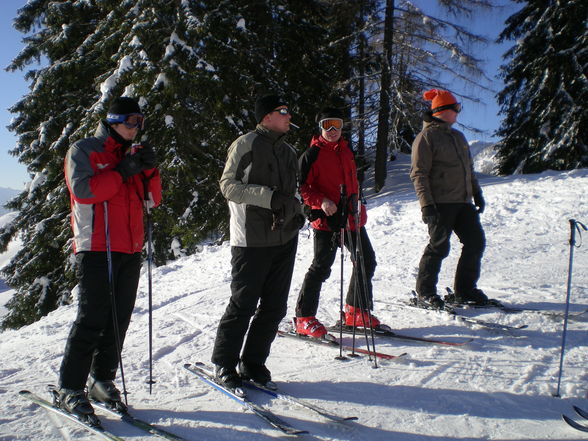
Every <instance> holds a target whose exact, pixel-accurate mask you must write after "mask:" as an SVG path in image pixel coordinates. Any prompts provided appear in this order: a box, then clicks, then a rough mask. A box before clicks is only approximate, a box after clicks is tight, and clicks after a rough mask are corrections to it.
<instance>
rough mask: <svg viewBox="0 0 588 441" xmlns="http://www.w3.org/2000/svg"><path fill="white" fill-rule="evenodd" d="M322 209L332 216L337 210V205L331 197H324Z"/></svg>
mask: <svg viewBox="0 0 588 441" xmlns="http://www.w3.org/2000/svg"><path fill="white" fill-rule="evenodd" d="M321 209H322V210H323V211H324V212H325V214H326V215H327V216H332V215H334V214H335V213H336V212H337V205H335V203H334V202H333V201H332V200H330V199H329V198H324V199H323V203H322V204H321Z"/></svg>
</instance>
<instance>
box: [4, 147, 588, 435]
mask: <svg viewBox="0 0 588 441" xmlns="http://www.w3.org/2000/svg"><path fill="white" fill-rule="evenodd" d="M389 167H390V173H389V178H388V182H387V186H386V187H385V189H384V190H383V191H382V192H381V193H380V194H377V195H374V194H372V192H371V191H370V190H369V182H368V184H367V187H368V190H367V192H366V194H367V195H368V197H369V199H368V209H369V212H368V215H369V221H368V225H367V228H368V232H369V235H370V239H371V241H372V244H373V246H374V248H375V250H376V255H377V260H378V267H377V269H376V274H375V277H374V295H375V300H376V302H375V310H374V313H375V314H376V315H377V316H378V317H379V318H380V319H381V320H382V321H383V322H385V323H387V324H389V325H390V326H391V327H392V328H393V329H395V330H397V331H399V332H402V333H406V334H410V335H414V336H423V337H433V338H435V337H436V338H440V339H442V338H445V339H452V338H453V339H457V338H459V339H462V338H467V337H472V338H474V339H475V340H474V341H473V342H471V343H469V344H467V345H465V346H463V347H444V346H434V345H428V344H423V343H417V342H409V341H403V340H396V339H385V338H379V339H376V342H377V350H378V351H380V352H386V353H390V354H400V353H402V352H408V353H409V356H408V357H406V358H405V359H401V360H394V361H389V360H378V365H379V368H378V369H373V367H372V363H371V362H370V361H369V360H368V358H367V357H361V358H357V359H353V360H349V361H347V362H340V361H336V360H335V359H334V357H335V356H336V355H338V350H337V349H332V348H328V347H320V346H315V345H307V344H305V343H303V342H301V341H296V340H291V339H286V338H280V337H278V338H277V339H276V341H275V343H274V346H273V349H272V354H271V356H270V358H269V360H268V367H269V368H270V370H271V371H272V374H273V377H274V379H275V380H276V381H277V382H278V384H279V386H280V388H281V389H282V390H284V391H285V392H290V393H292V394H294V395H295V396H297V397H299V398H301V399H304V400H308V401H310V402H314V403H316V404H318V405H319V406H321V407H324V408H326V409H329V410H331V411H332V412H334V413H337V414H340V415H344V416H350V415H356V416H358V417H359V420H358V421H357V422H350V423H346V424H337V423H333V422H329V421H328V420H324V419H322V418H320V417H318V416H315V415H314V414H312V413H310V412H308V411H307V410H304V409H301V408H299V407H297V406H296V405H294V404H291V403H286V402H281V401H277V400H273V401H272V399H271V398H270V397H268V396H265V395H261V394H255V395H254V394H253V393H252V394H251V395H252V397H253V398H254V400H255V401H256V402H258V403H260V404H262V405H264V406H267V407H268V408H270V409H272V410H273V411H274V412H276V413H277V414H279V415H280V416H281V417H283V418H284V419H285V420H287V421H288V422H290V423H291V424H292V425H293V426H295V427H297V428H300V429H305V430H308V431H309V432H310V434H309V435H304V436H301V437H300V438H301V439H307V440H324V441H331V440H370V441H383V440H400V441H433V440H442V441H444V440H455V439H458V440H490V439H492V440H547V439H553V440H580V439H586V437H585V434H582V433H581V432H577V431H574V430H573V429H571V428H570V427H568V426H567V425H566V424H565V423H563V422H562V421H561V417H560V414H561V413H566V414H567V415H569V416H574V413H573V410H572V405H578V406H579V407H583V408H588V399H587V398H588V397H587V392H588V371H587V366H588V351H587V349H588V338H587V337H586V336H587V331H588V318H586V319H583V320H582V319H581V320H574V321H570V322H569V326H568V335H567V345H566V355H565V364H564V371H563V378H562V387H561V395H562V398H553V397H552V396H551V393H552V392H553V391H554V390H555V387H556V385H557V382H556V381H557V374H558V369H559V356H560V345H561V335H562V328H563V325H562V320H561V319H553V318H550V317H547V316H543V315H539V314H533V313H521V314H504V313H501V312H498V311H490V310H470V311H466V312H464V314H467V315H470V316H473V317H479V318H481V319H483V320H488V321H496V322H500V323H505V324H510V325H518V324H523V323H525V324H528V325H529V327H528V328H527V329H523V330H519V331H512V332H502V331H491V330H487V329H482V328H479V327H469V326H465V325H464V324H461V323H460V322H457V321H455V320H453V319H451V318H450V317H447V316H443V315H441V314H438V313H435V312H428V311H415V310H410V309H404V308H398V307H396V306H394V303H398V302H401V301H405V300H407V299H408V298H409V293H410V290H411V289H413V287H414V279H415V275H416V269H417V266H418V262H419V259H420V256H421V252H422V250H423V248H424V246H425V245H426V242H427V233H426V228H425V226H424V224H422V222H421V221H420V209H419V206H418V203H417V201H416V197H415V195H414V190H413V188H412V184H411V183H410V181H409V179H408V168H409V159H408V157H407V156H406V155H402V154H401V155H399V156H398V160H397V161H394V162H391V163H390V164H389ZM479 178H480V182H481V184H482V186H483V189H484V195H485V198H486V202H487V208H486V212H485V213H484V214H483V215H482V223H483V225H484V228H485V231H486V236H487V242H488V244H487V249H486V254H485V257H484V261H483V268H482V278H481V280H480V287H481V288H482V289H484V290H485V291H486V292H487V293H488V294H489V295H490V296H491V297H495V298H498V299H500V300H502V301H504V302H506V303H509V304H513V305H519V306H525V307H532V308H540V309H547V310H559V311H562V310H563V308H564V301H565V294H566V283H567V274H568V259H569V244H568V241H569V234H570V228H569V224H568V219H569V218H576V219H578V220H580V221H582V222H584V223H587V222H586V221H588V206H587V204H586V203H585V201H586V196H585V189H586V188H587V187H588V170H575V171H570V172H545V173H541V174H538V175H518V176H511V177H495V176H485V175H480V176H479ZM583 240H584V241H585V242H586V241H588V234H584V238H583ZM579 242H580V240H579ZM452 248H453V249H452V252H451V254H450V256H449V257H448V258H447V259H446V260H445V262H444V264H443V268H442V271H441V273H440V277H439V280H440V282H439V288H440V290H442V289H443V287H445V286H452V279H453V272H454V270H455V265H456V262H457V258H458V254H459V248H460V244H459V242H458V241H457V240H454V241H453V242H452ZM587 249H588V246H587V244H586V243H583V244H582V246H581V247H580V248H577V249H576V250H575V255H574V256H575V257H574V271H573V279H572V297H571V310H572V311H579V310H581V309H583V308H585V307H586V304H587V303H588V255H587V254H588V253H587ZM345 258H346V260H345V265H344V278H345V290H346V289H347V283H348V280H349V277H350V273H351V263H350V262H349V256H348V254H347V253H345ZM311 260H312V235H311V234H310V232H309V231H308V230H307V229H306V230H303V231H302V232H301V235H300V243H299V251H298V255H297V259H296V266H295V271H294V278H293V281H292V288H291V292H290V299H289V304H288V307H289V309H288V316H287V317H285V319H284V323H283V327H287V326H289V325H290V323H289V321H290V318H291V317H292V316H293V315H294V306H295V302H296V297H297V294H298V290H299V289H300V286H301V284H302V280H303V278H304V274H305V272H306V270H307V268H308V266H309V265H310V262H311ZM339 262H340V260H339V256H337V258H336V260H335V264H334V265H333V269H332V273H331V277H330V279H329V280H328V281H327V282H325V284H324V285H323V291H322V296H321V302H320V307H319V312H318V315H317V316H318V318H319V319H320V320H321V321H323V322H324V323H325V324H332V323H334V322H335V321H336V320H337V319H338V315H339V313H338V310H339V286H340V285H339V284H340V280H339V275H340V266H339ZM230 271H231V268H230V247H229V246H228V244H223V245H221V246H207V247H204V249H203V251H202V252H201V253H198V254H196V255H193V256H188V257H184V258H181V259H179V260H177V261H174V262H171V263H170V264H169V265H167V266H163V267H159V268H154V270H153V290H154V291H153V306H154V311H153V349H154V350H153V355H154V370H153V374H154V379H155V380H156V382H157V383H156V384H155V385H154V386H153V394H152V395H149V390H148V386H147V385H146V384H145V382H146V380H147V378H148V374H149V370H148V369H149V362H148V352H147V351H148V346H147V344H148V311H147V292H146V286H147V283H146V276H145V274H143V276H142V279H141V285H140V291H139V297H138V300H137V306H136V310H135V314H134V316H133V321H132V323H131V326H130V328H129V331H128V335H127V340H126V342H125V348H124V353H123V357H124V367H125V374H126V380H127V389H128V390H129V391H130V392H131V394H130V395H129V402H130V404H131V408H132V409H133V411H134V414H136V416H138V417H139V418H142V419H145V420H147V421H150V422H153V423H155V424H158V425H160V426H162V427H164V428H167V429H169V430H171V431H173V432H174V433H177V434H178V435H180V436H183V437H185V438H186V439H190V440H221V441H222V440H237V441H240V440H243V441H249V440H256V441H257V440H262V441H263V440H275V439H293V438H294V437H288V436H285V435H283V434H282V433H281V432H278V431H277V430H274V429H272V428H271V427H269V426H267V425H266V424H265V423H264V422H263V421H262V420H260V419H259V418H258V417H256V416H255V415H253V414H252V413H250V412H244V411H243V410H242V408H241V407H240V406H239V405H238V404H236V403H234V402H232V401H230V400H228V399H227V398H226V397H224V396H223V395H221V394H220V393H219V392H217V391H215V390H212V389H211V388H210V387H208V386H206V385H205V384H204V383H202V382H201V381H200V380H198V379H197V378H196V377H195V376H193V375H191V374H190V373H188V372H187V371H186V370H185V369H183V368H182V366H183V364H184V363H186V362H195V361H204V362H207V363H208V362H209V359H210V355H211V352H212V347H213V343H214V338H215V333H216V326H217V324H218V320H219V319H220V317H221V315H222V313H223V312H224V308H225V306H226V303H227V301H228V298H229V295H230ZM75 312H76V306H75V305H70V306H67V307H64V308H60V309H59V310H58V311H54V312H53V313H51V314H49V316H47V317H45V318H44V319H42V320H41V321H39V322H37V323H34V324H32V325H30V326H27V327H25V328H22V329H20V330H17V331H5V332H4V333H2V339H1V340H0V357H1V361H0V393H1V394H2V398H3V399H2V403H1V404H0V409H1V411H0V441H8V440H23V441H24V440H35V441H47V440H55V439H62V438H63V435H62V434H60V431H59V429H57V428H56V425H58V426H60V427H61V431H62V433H64V434H65V436H69V437H70V439H72V440H80V439H89V438H90V437H89V436H88V435H86V434H85V433H84V432H83V431H82V430H80V429H77V428H75V427H74V426H72V425H71V424H68V423H63V422H62V421H60V420H57V419H53V420H50V419H49V418H47V415H46V413H45V412H44V411H41V410H40V409H39V408H38V407H36V406H35V405H33V404H31V403H29V402H26V401H24V400H23V399H22V398H21V397H19V396H18V391H19V390H20V389H25V388H26V389H29V390H31V391H33V392H36V393H38V394H40V395H42V396H43V395H44V396H48V395H47V394H46V392H45V386H46V384H48V383H55V382H56V381H57V372H58V370H59V366H60V363H61V357H62V354H63V348H64V345H65V341H66V338H67V335H68V332H69V328H70V324H71V322H72V321H73V320H74V317H75ZM344 342H345V343H346V344H351V337H350V336H348V335H346V336H344ZM357 344H358V345H359V346H362V347H363V346H365V342H364V339H363V336H361V335H360V336H359V339H358V342H357ZM119 384H120V382H119ZM102 420H103V421H104V422H105V426H106V427H107V428H108V429H110V430H112V431H114V432H116V433H117V434H118V435H120V436H122V437H125V438H127V439H129V440H143V439H145V440H146V439H148V438H149V439H155V438H153V437H148V436H146V435H145V434H144V433H142V432H140V431H138V430H137V429H135V428H131V427H128V426H126V425H124V424H122V423H120V422H118V421H116V420H115V419H113V418H111V417H108V418H107V417H105V416H102ZM52 421H54V422H52Z"/></svg>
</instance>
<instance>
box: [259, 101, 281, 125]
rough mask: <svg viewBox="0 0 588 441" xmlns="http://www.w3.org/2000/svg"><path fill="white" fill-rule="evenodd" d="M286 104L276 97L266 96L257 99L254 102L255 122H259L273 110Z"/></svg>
mask: <svg viewBox="0 0 588 441" xmlns="http://www.w3.org/2000/svg"><path fill="white" fill-rule="evenodd" d="M287 105H288V103H287V102H286V101H284V99H283V98H281V97H279V96H278V95H266V96H262V97H261V98H257V100H256V101H255V121H257V124H259V123H260V122H261V120H262V119H263V117H264V116H265V115H267V114H268V113H270V112H271V111H272V110H274V109H275V108H276V107H280V106H287Z"/></svg>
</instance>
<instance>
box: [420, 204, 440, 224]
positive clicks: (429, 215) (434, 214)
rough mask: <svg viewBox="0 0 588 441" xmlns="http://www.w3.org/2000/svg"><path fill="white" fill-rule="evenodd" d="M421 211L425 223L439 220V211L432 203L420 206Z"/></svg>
mask: <svg viewBox="0 0 588 441" xmlns="http://www.w3.org/2000/svg"><path fill="white" fill-rule="evenodd" d="M421 213H422V215H423V222H424V223H426V224H427V225H431V224H434V223H435V222H437V221H438V220H439V212H438V211H437V207H435V206H434V205H427V206H426V207H423V208H421Z"/></svg>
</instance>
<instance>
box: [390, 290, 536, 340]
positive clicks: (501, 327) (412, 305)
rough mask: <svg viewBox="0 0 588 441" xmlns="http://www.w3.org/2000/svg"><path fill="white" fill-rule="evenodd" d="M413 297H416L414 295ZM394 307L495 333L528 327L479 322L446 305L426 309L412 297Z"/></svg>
mask: <svg viewBox="0 0 588 441" xmlns="http://www.w3.org/2000/svg"><path fill="white" fill-rule="evenodd" d="M414 295H415V296H416V293H414ZM394 305H396V306H400V307H402V308H412V309H415V310H420V311H433V312H437V313H439V314H444V315H447V316H449V317H451V318H453V319H454V320H457V321H460V322H462V323H464V324H466V325H472V326H479V327H482V328H486V329H492V330H496V331H519V330H521V329H525V328H527V327H528V325H518V326H511V325H503V324H501V323H496V322H488V321H485V320H480V319H477V318H473V317H468V316H465V315H461V314H459V313H458V312H457V311H456V310H455V309H454V308H451V307H450V306H448V305H445V308H444V309H434V308H426V307H423V306H418V304H417V302H416V297H413V298H412V299H411V301H410V302H399V303H394Z"/></svg>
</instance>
